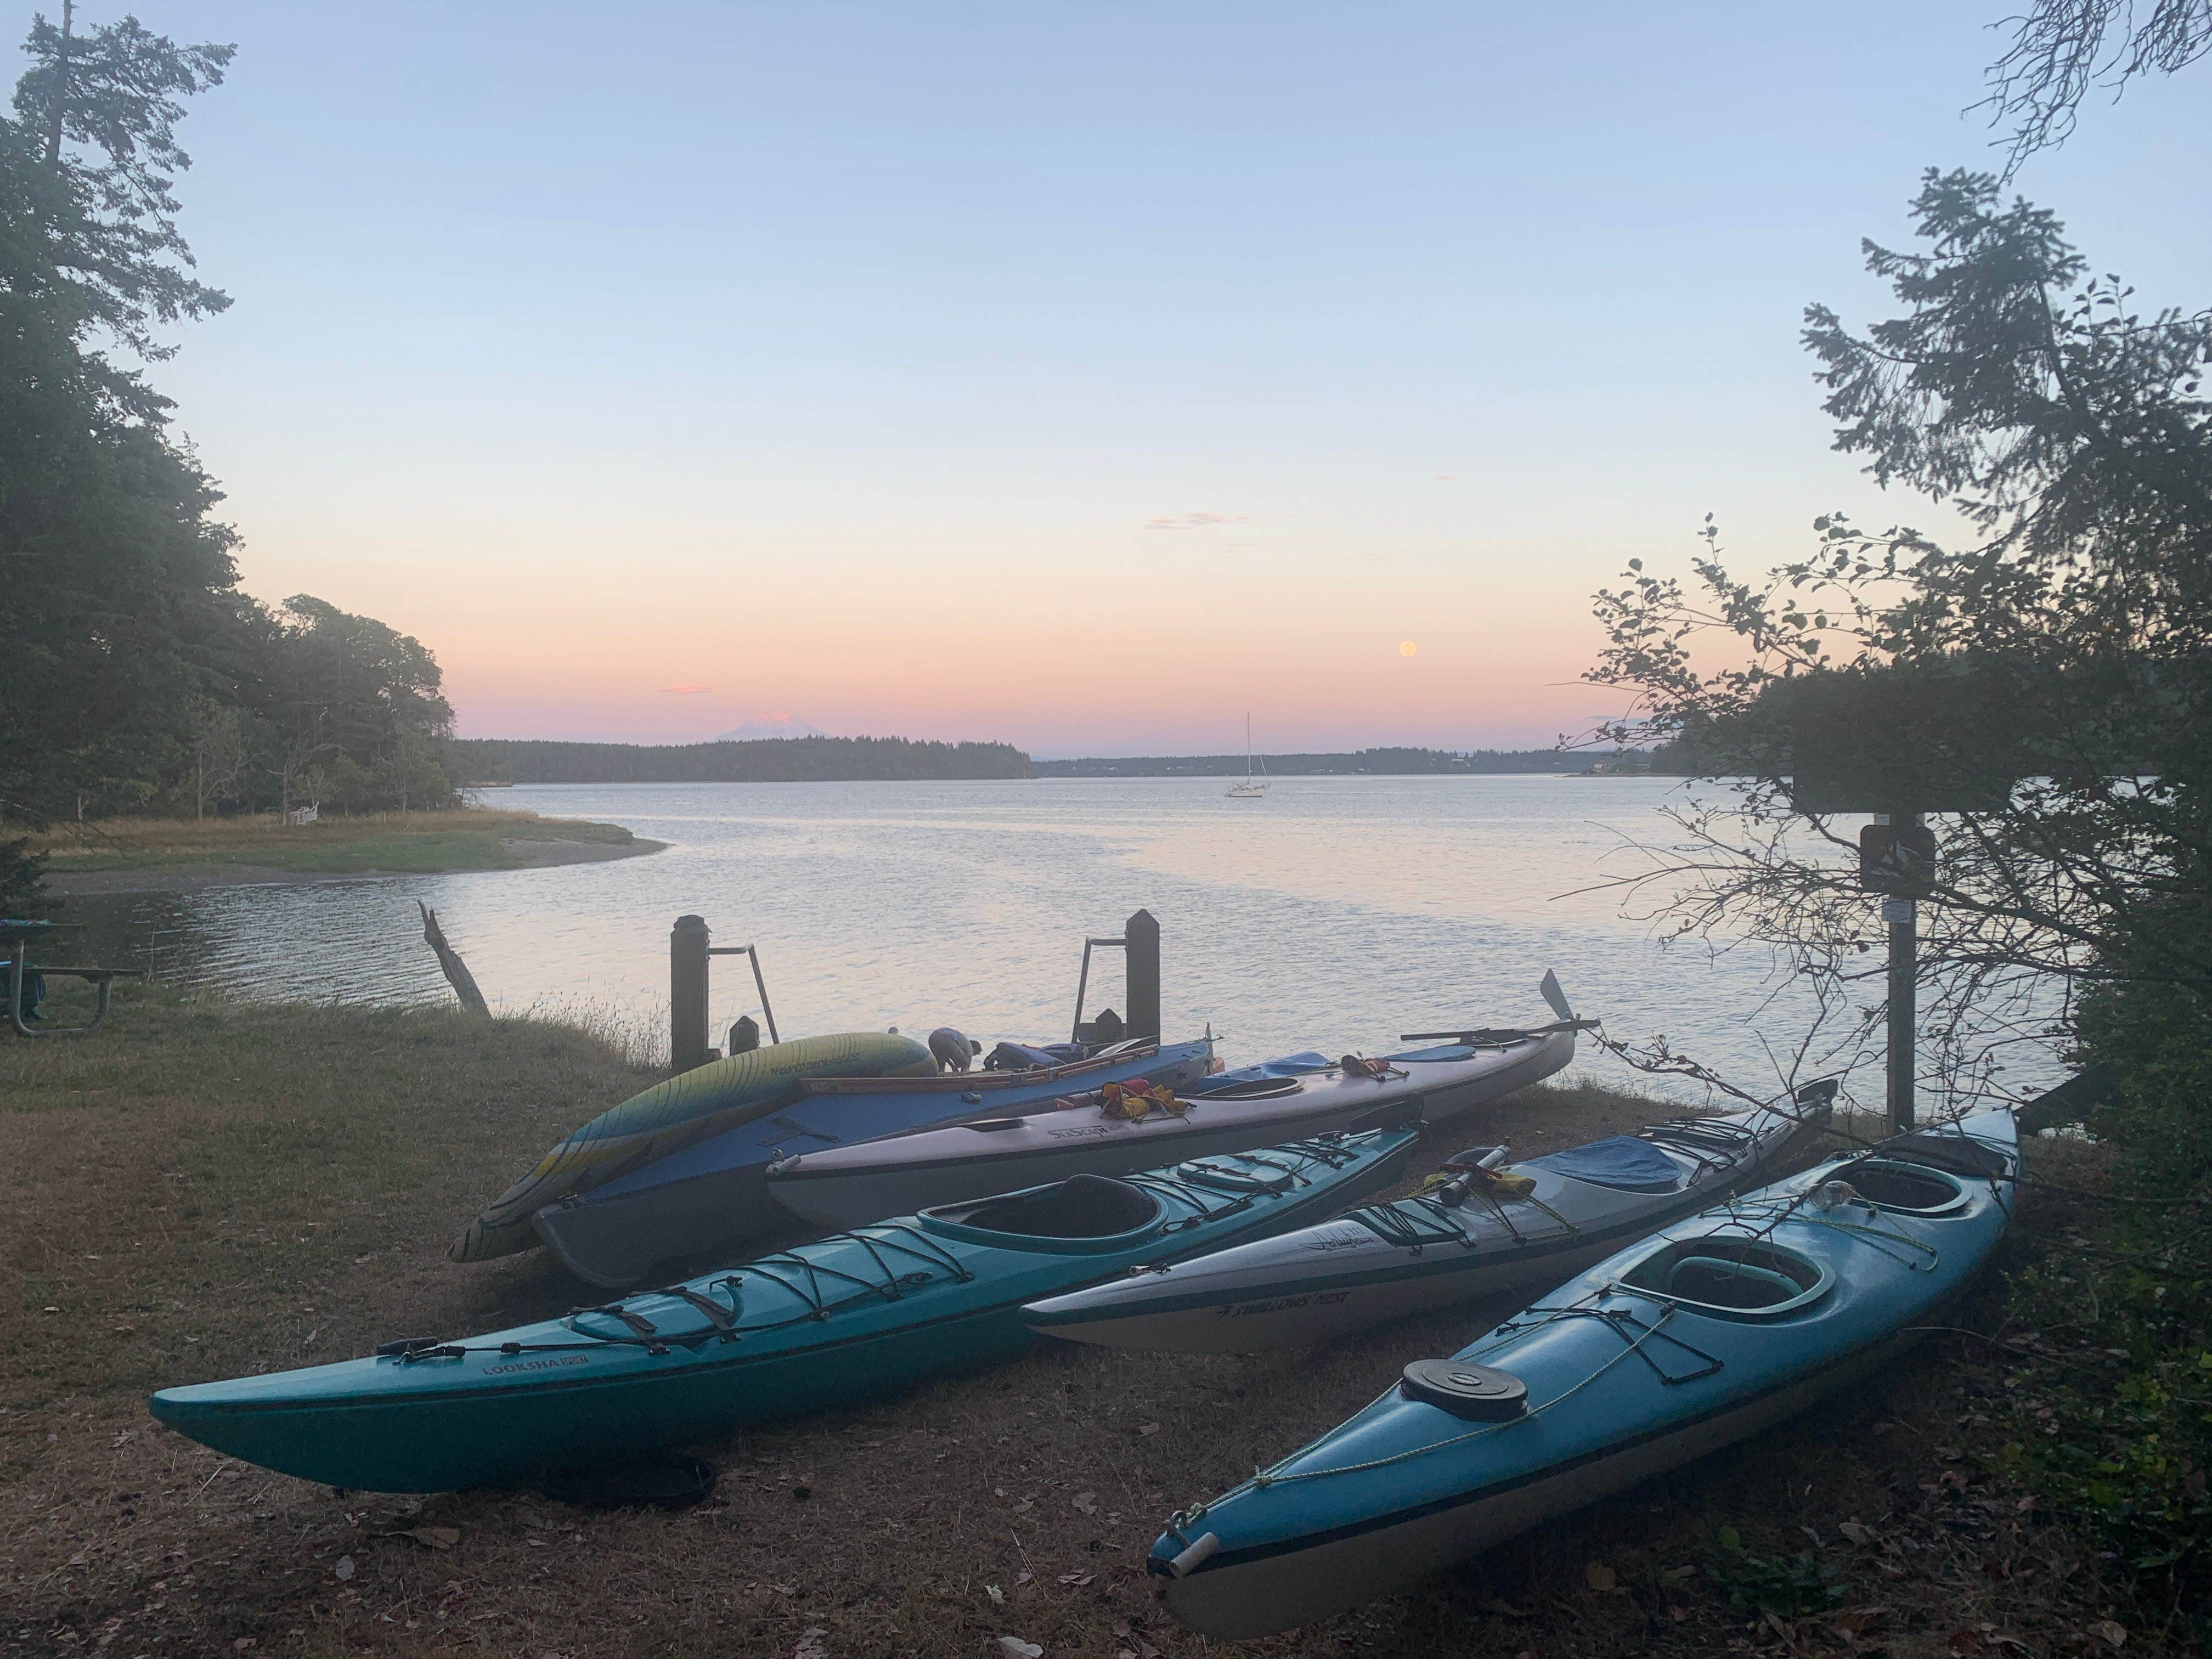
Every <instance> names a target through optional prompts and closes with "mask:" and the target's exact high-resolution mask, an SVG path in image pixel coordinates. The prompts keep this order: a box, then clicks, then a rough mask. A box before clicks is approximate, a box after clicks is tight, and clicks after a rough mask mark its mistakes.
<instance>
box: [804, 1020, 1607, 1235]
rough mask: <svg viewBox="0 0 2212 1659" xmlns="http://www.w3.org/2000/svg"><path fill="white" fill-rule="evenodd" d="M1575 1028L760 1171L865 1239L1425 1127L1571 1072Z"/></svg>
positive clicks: (1077, 1105) (920, 1133)
mask: <svg viewBox="0 0 2212 1659" xmlns="http://www.w3.org/2000/svg"><path fill="white" fill-rule="evenodd" d="M1582 1024H1583V1022H1580V1021H1573V1020H1570V1021H1568V1022H1565V1023H1563V1024H1562V1025H1561V1026H1559V1027H1546V1028H1540V1029H1538V1030H1529V1031H1511V1032H1480V1033H1474V1034H1471V1035H1473V1036H1476V1037H1478V1038H1480V1039H1483V1040H1480V1041H1476V1042H1450V1043H1447V1044H1445V1045H1443V1046H1442V1047H1440V1048H1428V1049H1423V1050H1420V1051H1419V1052H1418V1053H1408V1054H1395V1055H1391V1056H1389V1058H1388V1059H1387V1060H1383V1061H1381V1062H1379V1065H1380V1066H1381V1071H1382V1074H1381V1075H1379V1076H1375V1075H1366V1074H1364V1073H1362V1072H1361V1071H1360V1070H1358V1069H1356V1068H1355V1069H1350V1070H1347V1069H1346V1068H1345V1067H1343V1066H1324V1067H1322V1068H1321V1069H1318V1070H1313V1071H1309V1072H1305V1073H1303V1074H1300V1075H1295V1076H1288V1077H1285V1076H1252V1075H1241V1074H1239V1073H1229V1074H1227V1076H1226V1078H1225V1079H1209V1080H1208V1081H1209V1083H1210V1084H1212V1085H1213V1086H1212V1088H1211V1089H1209V1088H1208V1087H1207V1086H1206V1085H1196V1086H1194V1088H1193V1089H1192V1090H1191V1091H1188V1093H1182V1094H1179V1096H1178V1098H1177V1099H1176V1102H1175V1103H1174V1106H1173V1108H1172V1109H1164V1110H1160V1111H1157V1112H1153V1113H1152V1114H1149V1115H1146V1116H1145V1117H1143V1118H1140V1119H1138V1120H1135V1121H1131V1120H1129V1119H1127V1118H1123V1117H1119V1116H1115V1115H1112V1112H1111V1110H1110V1109H1109V1105H1108V1103H1105V1102H1103V1101H1102V1100H1101V1099H1100V1098H1099V1097H1097V1096H1095V1095H1086V1096H1077V1097H1068V1099H1067V1101H1066V1103H1065V1104H1063V1105H1062V1106H1061V1107H1060V1108H1059V1109H1054V1110H1051V1111H1041V1112H1032V1113H1030V1114H1027V1115H1020V1116H1011V1115H1010V1116H1005V1117H994V1118H981V1119H975V1120H972V1121H968V1122H964V1123H960V1124H956V1125H951V1126H948V1127H942V1128H936V1129H923V1130H917V1131H915V1133H910V1134H901V1135H890V1136H886V1137H884V1139H878V1140H871V1141H865V1142H862V1143H860V1144H859V1145H856V1146H830V1147H825V1148H823V1150H822V1151H820V1152H801V1153H799V1154H796V1155H795V1156H793V1157H789V1158H780V1159H778V1160H777V1161H776V1162H775V1163H773V1164H769V1166H768V1190H769V1194H771V1195H772V1196H773V1197H774V1198H775V1200H776V1201H777V1202H778V1203H780V1204H781V1205H782V1206H784V1207H785V1208H787V1209H788V1210H790V1211H791V1212H793V1214H795V1215H797V1216H799V1217H800V1218H803V1219H805V1220H807V1221H811V1222H813V1223H815V1224H816V1225H820V1226H823V1227H831V1228H842V1227H855V1226H865V1225H866V1224H867V1223H869V1222H871V1221H877V1220H880V1219H882V1218H884V1216H887V1215H905V1214H909V1213H912V1212H915V1211H919V1210H923V1209H927V1208H928V1207H929V1206H932V1205H937V1204H957V1203H959V1202H960V1201H962V1200H965V1199H970V1198H981V1197H983V1196H986V1195H987V1194H991V1193H998V1192H1005V1191H1007V1190H1009V1189H1010V1188H1016V1187H1030V1186H1036V1185H1038V1184H1040V1183H1042V1182H1048V1181H1065V1180H1066V1179H1067V1178H1068V1177H1069V1176H1077V1175H1097V1176H1117V1175H1126V1174H1127V1173H1129V1172H1130V1171H1132V1170H1150V1169H1155V1168H1158V1166H1159V1165H1161V1164H1172V1163H1174V1162H1176V1160H1177V1159H1179V1158H1203V1157H1206V1156H1208V1155H1211V1154H1214V1153H1222V1152H1245V1151H1249V1149H1251V1148H1253V1147H1255V1146H1269V1145H1272V1144H1273V1143H1274V1142H1276V1141H1280V1140H1285V1139H1295V1138H1297V1137H1301V1136H1306V1135H1314V1134H1320V1133H1324V1132H1326V1131H1329V1130H1360V1129H1366V1128H1372V1127H1383V1126H1385V1125H1395V1124H1400V1123H1410V1122H1422V1121H1436V1120H1437V1119H1440V1118H1443V1117H1446V1116H1449V1115H1453V1114H1455V1113H1458V1112H1462V1111H1465V1110H1467V1109H1469V1108H1470V1107H1474V1106H1478V1105H1481V1104H1483V1103H1486V1102H1489V1101H1492V1100H1496V1099H1498V1098H1499V1097H1502V1096H1504V1095H1507V1094H1510V1093H1511V1092H1512V1091H1514V1090H1516V1089H1520V1088H1525V1087H1526V1086H1527V1085H1529V1084H1531V1083H1534V1082H1537V1081H1539V1080H1541V1079H1544V1078H1547V1077H1549V1076H1551V1075H1552V1074H1553V1073H1555V1072H1557V1071H1559V1070H1560V1069H1561V1068H1562V1067H1563V1066H1565V1065H1566V1064H1567V1063H1568V1062H1569V1061H1570V1060H1572V1059H1573V1058H1574V1053H1575V1031H1576V1030H1577V1029H1578V1028H1579V1027H1580V1026H1581V1025H1582ZM1253 1069H1254V1071H1255V1072H1264V1071H1266V1070H1267V1067H1264V1066H1262V1067H1255V1068H1253Z"/></svg>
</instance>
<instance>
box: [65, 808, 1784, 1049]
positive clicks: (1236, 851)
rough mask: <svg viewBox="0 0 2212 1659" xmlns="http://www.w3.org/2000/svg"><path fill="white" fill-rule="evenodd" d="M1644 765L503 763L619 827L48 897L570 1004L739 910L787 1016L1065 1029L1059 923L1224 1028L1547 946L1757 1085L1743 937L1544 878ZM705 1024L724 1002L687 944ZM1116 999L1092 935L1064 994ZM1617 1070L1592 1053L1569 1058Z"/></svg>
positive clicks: (841, 1024) (816, 1026)
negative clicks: (667, 773)
mask: <svg viewBox="0 0 2212 1659" xmlns="http://www.w3.org/2000/svg"><path fill="white" fill-rule="evenodd" d="M1674 787H1675V786H1674V785H1671V784H1669V783H1668V782H1667V781H1662V780H1651V779H1604V780H1581V779H1568V778H1557V777H1510V778H1373V779H1370V778H1331V779H1304V778H1292V779H1285V780H1280V781H1278V782H1277V783H1276V785H1275V787H1274V789H1273V793H1270V794H1269V795H1268V796H1267V799H1264V800H1262V801H1256V802H1255V801H1234V800H1228V799H1225V798H1224V797H1223V795H1222V793H1221V791H1220V788H1219V787H1218V780H1214V779H1189V780H1183V779H1139V780H1127V781H1122V780H1091V779H1065V780H1063V779H1048V780H1035V781H1014V782H996V783H902V784H781V785H778V784H698V785H671V786H646V785H637V786H621V787H544V788H518V789H513V790H509V791H501V792H500V794H499V796H498V797H497V802H498V804H499V805H502V806H510V805H511V806H516V807H528V808H533V809H535V810H537V811H543V812H546V813H549V814H553V815H556V816H562V817H595V818H603V819H608V820H611V821H613V822H616V823H623V824H626V825H628V826H629V828H630V829H633V830H635V832H636V833H638V834H639V835H641V836H650V837H652V838H653V839H655V840H659V841H665V842H670V843H671V847H670V850H669V851H667V852H665V853H662V854H656V855H653V856H651V857H647V858H635V859H628V860H620V861H617V862H613V863H605V864H596V865H579V866H567V867H562V868H555V869H544V870H526V871H514V872H502V873H496V874H489V875H465V876H394V877H390V878H376V879H373V880H367V881H357V882H347V883H338V884H323V885H315V886H300V887H255V888H228V889H216V890H208V891H204V892H198V893H189V894H147V895H122V896H107V897H101V898H83V899H78V900H75V901H73V902H71V904H70V911H69V917H68V919H69V920H70V921H73V922H76V923H79V924H82V925H83V926H84V927H86V929H87V932H86V933H82V934H80V935H78V938H79V939H83V940H85V942H86V944H87V946H88V948H91V949H95V950H97V951H98V952H99V953H100V955H102V956H103V957H111V958H112V957H118V956H127V957H129V958H130V959H132V960H137V961H145V960H147V959H149V954H150V957H151V960H152V961H153V963H154V964H155V967H156V969H157V971H158V972H159V973H160V975H161V977H163V978H164V979H173V980H176V981H185V982H189V983H193V984H203V985H209V986H214V987H221V988H223V989H225V990H228V991H231V992H234V993H244V994H252V995H258V996H269V997H281V998H287V999H304V1000H337V1001H346V1002H386V1003H392V1002H398V1003H406V1002H416V1001H424V1000H436V999H440V998H442V997H445V996H447V994H448V993H447V990H446V988H445V985H444V982H443V981H442V980H441V978H440V976H439V974H438V970H437V965H436V963H435V959H434V958H433V957H432V956H431V954H430V951H428V947H426V946H425V945H423V943H422V936H421V928H420V925H419V922H418V920H417V917H416V908H415V905H416V900H417V899H420V900H422V901H423V902H426V903H428V904H430V905H432V906H434V907H435V908H436V909H437V910H438V912H439V914H440V917H441V921H442V922H443V924H444V926H445V929H446V932H447V936H448V937H449V938H450V939H452V940H453V943H454V944H455V945H456V946H457V947H458V948H459V950H460V951H461V952H462V953H463V955H464V956H465V957H466V958H467V960H468V963H469V965H470V967H471V969H473V970H474V972H475V974H476V976H477V981H478V982H479V983H480V984H481V985H482V986H483V989H484V992H485V994H486V995H487V996H488V997H489V999H490V1000H491V1001H492V1003H493V1005H494V1006H495V1007H504V1008H507V1009H510V1010H512V1009H517V1008H523V1007H528V1006H549V1005H550V1006H596V1007H599V1008H602V1009H606V1010H610V1011H613V1012H617V1013H619V1014H620V1015H622V1016H623V1017H624V1018H629V1019H631V1020H634V1021H635V1022H637V1023H639V1024H641V1025H644V1026H647V1027H650V1028H653V1029H655V1030H657V1029H658V1028H659V1024H660V1021H661V1012H660V1011H661V1010H662V1009H663V1008H664V1007H665V1001H666V994H667V971H668V970H667V938H668V928H669V925H670V923H671V921H673V920H674V918H675V917H676V916H677V915H680V914H682V913H684V912H686V911H696V912H698V913H700V914H701V915H705V916H706V917H707V918H708V921H709V922H710V924H712V926H713V927H714V930H715V933H716V936H717V939H718V941H719V942H720V943H724V944H750V943H757V944H758V945H759V946H760V947H761V951H762V956H763V962H764V963H765V966H766V969H767V971H768V974H769V994H770V995H771V996H772V997H773V998H774V1000H775V1011H776V1016H777V1018H778V1021H779V1022H780V1024H781V1026H782V1028H783V1030H784V1031H785V1033H786V1034H787V1035H795V1034H799V1033H804V1032H808V1031H823V1030H848V1029H868V1028H878V1029H880V1028H882V1027H884V1026H889V1025H896V1026H898V1027H900V1028H901V1029H902V1030H927V1029H928V1028H929V1027H931V1026H933V1025H936V1024H944V1023H951V1024H957V1025H959V1026H961V1027H963V1029H966V1030H969V1031H971V1032H973V1033H975V1035H978V1036H1055V1035H1060V1036H1064V1035H1065V1033H1066V1027H1067V1024H1068V1019H1069V1016H1070V1014H1071V1013H1072V1012H1073V1000H1074V991H1075V976H1076V969H1077V966H1078V958H1079V955H1080V951H1081V948H1082V940H1083V937H1084V935H1085V934H1086V933H1113V932H1115V931H1117V930H1118V927H1119V925H1120V922H1121V919H1122V918H1123V917H1124V916H1126V915H1127V914H1128V913H1129V912H1130V911H1131V910H1133V909H1134V908H1136V907H1138V906H1139V905H1144V906H1146V907H1148V908H1150V909H1151V910H1152V912H1153V914H1154V915H1156V916H1158V918H1159V919H1160V921H1161V924H1162V928H1163V932H1164V981H1165V983H1164V1002H1165V1009H1166V1014H1167V1019H1168V1024H1169V1026H1170V1030H1171V1031H1183V1030H1191V1031H1195V1030H1198V1029H1200V1027H1202V1026H1203V1025H1204V1024H1206V1022H1207V1021H1211V1022H1212V1024H1213V1026H1214V1028H1215V1030H1217V1031H1221V1032H1224V1033H1226V1034H1227V1042H1226V1044H1225V1053H1227V1054H1230V1055H1231V1057H1232V1058H1237V1057H1256V1056H1258V1055H1260V1054H1268V1053H1277V1052H1281V1051H1284V1050H1286V1049H1291V1048H1304V1047H1308V1046H1310V1045H1315V1044H1318V1045H1319V1046H1322V1047H1323V1048H1340V1047H1352V1046H1355V1045H1357V1046H1363V1047H1372V1046H1375V1045H1378V1044H1381V1043H1384V1042H1388V1041H1389V1039H1391V1038H1392V1037H1393V1036H1395V1034H1396V1033H1397V1032H1400V1031H1404V1030H1430V1029H1436V1028H1438V1027H1440V1026H1447V1025H1450V1024H1454V1023H1456V1022H1461V1021H1470V1022H1479V1021H1497V1020H1504V1019H1532V1020H1533V1019H1538V1018H1544V1017H1545V1011H1544V1008H1543V1006H1542V1004H1541V1002H1540V1001H1539V1000H1538V999H1537V997H1536V994H1535V986H1536V981H1537V980H1538V978H1539V977H1540V976H1541V975H1542V973H1543V970H1544V969H1546V968H1547V967H1549V968H1554V969H1557V970H1558V972H1559V976H1560V978H1561V980H1562V981H1564V982H1565V985H1566V987H1567V989H1568V992H1569V994H1571V996H1572V997H1573V998H1574V999H1575V1000H1576V1001H1577V1006H1578V1007H1579V1008H1581V1009H1582V1010H1583V1011H1585V1012H1595V1013H1598V1014H1601V1015H1603V1016H1604V1017H1605V1018H1606V1019H1607V1022H1608V1024H1609V1025H1610V1026H1611V1028H1612V1029H1613V1030H1614V1031H1615V1032H1616V1034H1625V1035H1631V1036H1635V1035H1642V1034H1644V1033H1649V1032H1651V1031H1664V1032H1666V1033H1667V1035H1668V1036H1669V1037H1670V1038H1672V1039H1673V1040H1674V1042H1675V1043H1676V1044H1677V1045H1678V1046H1680V1047H1683V1048H1691V1049H1693V1050H1695V1051H1696V1052H1699V1054H1705V1055H1708V1056H1711V1057H1713V1058H1715V1059H1717V1060H1719V1061H1721V1062H1723V1063H1725V1064H1726V1065H1727V1066H1729V1067H1730V1068H1731V1070H1732V1071H1734V1072H1735V1073H1738V1074H1741V1076H1743V1077H1744V1078H1746V1079H1750V1080H1752V1081H1753V1082H1755V1083H1759V1084H1761V1085H1764V1084H1766V1083H1768V1082H1771V1079H1772V1076H1773V1073H1772V1068H1771V1066H1770V1065H1769V1063H1768V1062H1767V1060H1765V1056H1764V1053H1763V1051H1762V1049H1761V1048H1760V1045H1759V1042H1758V1041H1757V1035H1758V1029H1759V1027H1758V1025H1757V1024H1752V1023H1749V1022H1752V1021H1753V1018H1754V1015H1755V1014H1758V1011H1759V1010H1761V1009H1762V1008H1764V1010H1765V1012H1764V1013H1763V1014H1758V1018H1759V1022H1760V1023H1763V1024H1766V1025H1767V1026H1769V1027H1776V1026H1780V1025H1786V1024H1787V1023H1788V1021H1789V1018H1790V1015H1791V1014H1792V1013H1793V1012H1796V1010H1797V1009H1798V1008H1799V1006H1801V1005H1800V1004H1799V1003H1798V1002H1797V1001H1796V999H1795V998H1794V996H1793V994H1792V993H1791V990H1790V987H1788V986H1787V985H1786V984H1784V986H1782V987H1781V988H1780V994H1779V997H1778V999H1776V995H1775V994H1776V991H1777V987H1776V984H1775V982H1774V976H1773V969H1772V964H1771V963H1770V961H1769V960H1768V959H1767V958H1766V957H1765V955H1764V953H1762V952H1757V951H1739V952H1735V953H1729V954H1723V955H1720V956H1713V955H1711V954H1709V953H1707V952H1705V951H1702V950H1698V949H1685V948H1680V947H1678V948H1676V949H1674V950H1673V951H1665V952H1662V951H1660V950H1658V949H1657V948H1656V946H1654V945H1652V944H1651V943H1650V941H1649V939H1647V937H1646V935H1645V931H1644V927H1643V926H1642V924H1640V923H1638V922H1636V921H1631V920H1627V919H1625V918H1624V917H1622V916H1621V915H1620V914H1619V912H1618V910H1617V908H1615V904H1614V902H1613V898H1612V897H1611V896H1607V895H1605V894H1601V893H1587V892H1586V893H1583V894H1581V895H1580V896H1573V897H1563V896H1562V895H1566V894H1570V893H1573V892H1574V891H1575V890H1577V889H1583V888H1587V887H1588V886H1589V884H1591V883H1592V882H1593V881H1594V880H1595V879H1597V878H1600V877H1601V876H1602V875H1603V874H1605V873H1606V872H1607V871H1608V870H1612V871H1618V870H1620V869H1621V868H1622V867H1624V866H1623V865H1622V864H1621V862H1620V860H1621V849H1622V848H1624V847H1625V846H1626V845H1627V844H1629V843H1631V842H1635V841H1637V840H1639V839H1641V840H1649V839H1651V838H1653V837H1655V836H1664V834H1665V833H1666V830H1667V828H1668V826H1667V825H1666V823H1665V822H1664V820H1663V819H1662V817H1660V816H1659V811H1658V809H1659V807H1660V806H1661V805H1662V803H1663V802H1664V801H1666V800H1667V799H1669V797H1670V791H1672V790H1673V789H1674ZM716 966H717V969H718V977H717V980H716V982H715V985H714V1004H713V1017H714V1021H715V1023H716V1029H718V1030H719V1029H720V1027H721V1026H722V1025H725V1024H727V1022H728V1021H730V1020H732V1019H734V1018H736V1017H737V1016H738V1014H741V1013H746V1012H756V1011H755V1010H754V1008H753V1006H752V1005H753V1001H754V996H753V991H752V987H751V983H750V975H749V974H748V973H747V972H746V971H745V969H744V964H743V963H741V962H738V961H737V960H735V959H733V958H726V959H721V960H720V961H718V963H717V964H716ZM1105 1001H1110V1002H1113V1003H1115V1005H1116V1006H1118V1005H1119V1004H1120V1002H1121V969H1120V965H1119V963H1118V961H1116V960H1114V959H1112V957H1111V955H1110V953H1109V957H1108V959H1106V960H1105V961H1104V962H1103V963H1102V966H1101V969H1100V970H1099V972H1098V973H1097V974H1094V988H1093V994H1092V1000H1091V1006H1093V1007H1094V1008H1096V1007H1097V1006H1100V1004H1101V1003H1102V1002H1105ZM1592 1069H1593V1070H1595V1072H1596V1073H1598V1074H1599V1075H1603V1076H1607V1077H1610V1078H1612V1079H1614V1080H1619V1079H1620V1078H1621V1077H1622V1075H1623V1073H1622V1071H1621V1068H1620V1067H1619V1066H1617V1065H1616V1064H1614V1063H1613V1062H1612V1061H1610V1060H1603V1061H1600V1062H1598V1063H1597V1064H1596V1066H1594V1067H1593V1068H1592Z"/></svg>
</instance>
